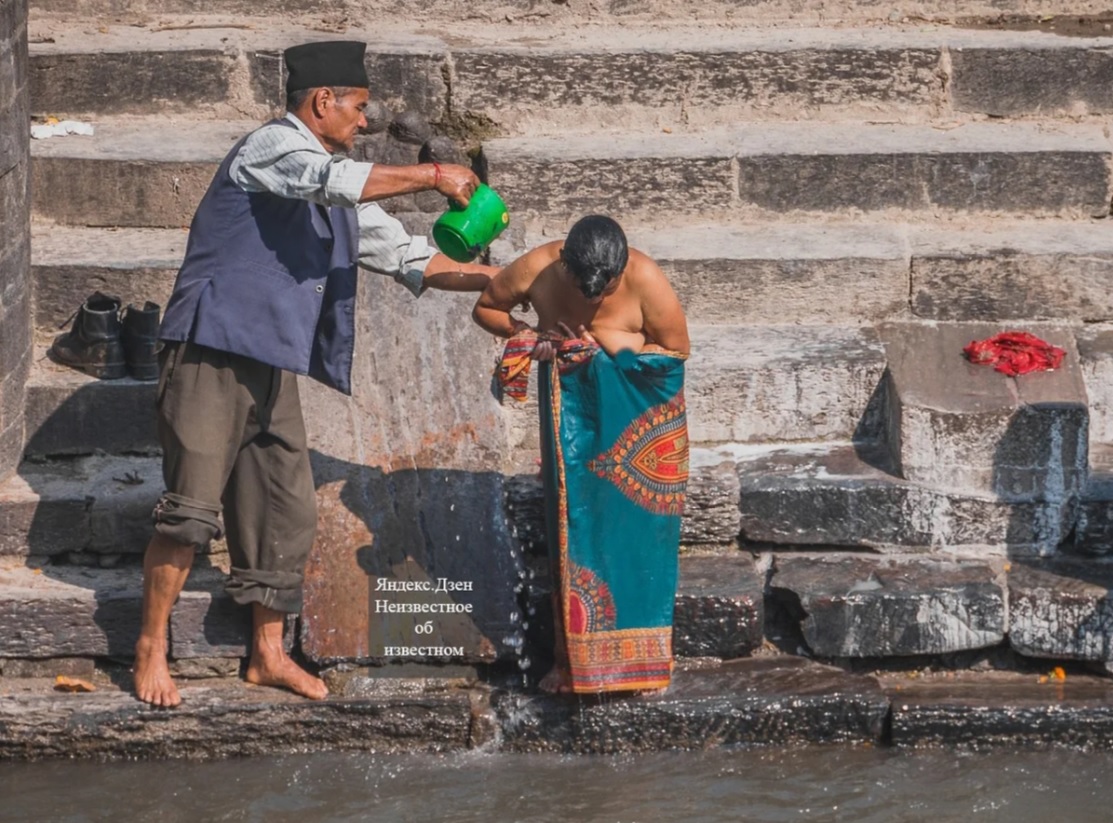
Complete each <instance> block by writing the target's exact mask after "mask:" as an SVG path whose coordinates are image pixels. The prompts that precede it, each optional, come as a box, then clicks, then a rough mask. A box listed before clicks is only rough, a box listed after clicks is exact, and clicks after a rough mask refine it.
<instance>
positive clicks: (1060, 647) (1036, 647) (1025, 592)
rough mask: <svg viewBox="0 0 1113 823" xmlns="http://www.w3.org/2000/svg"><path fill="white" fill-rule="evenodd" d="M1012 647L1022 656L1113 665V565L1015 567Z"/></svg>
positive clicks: (1078, 562) (1061, 562)
mask: <svg viewBox="0 0 1113 823" xmlns="http://www.w3.org/2000/svg"><path fill="white" fill-rule="evenodd" d="M1008 585H1009V642H1010V643H1011V644H1012V646H1013V648H1015V649H1016V650H1017V651H1018V652H1020V653H1021V654H1025V655H1029V656H1032V657H1050V658H1060V659H1073V660H1095V661H1109V660H1113V602H1111V600H1110V594H1109V593H1110V589H1111V588H1113V565H1111V564H1110V563H1109V562H1108V561H1102V560H1086V559H1082V558H1078V559H1056V560H1052V561H1044V562H1040V563H1036V562H1025V563H1020V562H1017V563H1013V564H1012V565H1011V567H1010V569H1009V572H1008Z"/></svg>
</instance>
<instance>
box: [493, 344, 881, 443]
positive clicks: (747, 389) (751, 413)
mask: <svg viewBox="0 0 1113 823" xmlns="http://www.w3.org/2000/svg"><path fill="white" fill-rule="evenodd" d="M688 330H689V335H690V337H691V341H692V354H691V357H690V358H689V360H688V364H687V369H686V378H685V388H684V393H685V398H686V400H687V404H688V433H689V436H690V438H691V442H692V443H694V444H702V443H722V442H765V441H777V440H846V439H849V438H850V437H851V436H853V435H855V434H857V435H858V436H860V437H863V438H867V439H869V438H875V437H876V436H878V434H879V432H880V428H881V419H880V417H879V411H880V406H879V405H878V404H877V402H876V400H875V394H876V392H877V388H878V386H879V384H880V382H881V379H882V376H883V374H884V372H885V356H884V348H883V346H882V345H881V344H880V342H879V339H878V337H877V335H876V333H875V332H874V331H873V330H872V329H870V328H846V327H841V326H703V325H690V326H689V329H688ZM536 390H537V386H536V380H531V382H530V395H529V398H528V399H527V401H526V402H525V403H514V402H513V401H510V400H507V401H506V403H505V404H504V406H503V409H504V412H505V414H506V417H507V420H508V427H509V430H510V439H511V447H512V448H514V449H527V450H534V451H536V450H537V449H538V448H540V446H539V439H538V437H539V435H538V429H537V407H536V404H537V396H536Z"/></svg>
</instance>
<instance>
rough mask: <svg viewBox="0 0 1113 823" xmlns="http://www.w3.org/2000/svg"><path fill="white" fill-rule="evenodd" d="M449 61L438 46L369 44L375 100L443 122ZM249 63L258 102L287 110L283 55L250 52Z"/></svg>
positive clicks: (251, 83)
mask: <svg viewBox="0 0 1113 823" xmlns="http://www.w3.org/2000/svg"><path fill="white" fill-rule="evenodd" d="M291 45H292V44H291ZM446 58H447V55H446V53H445V52H444V51H443V50H442V48H441V47H439V46H436V45H429V44H426V45H424V46H421V45H418V46H415V47H414V48H413V49H411V50H402V51H392V50H391V49H389V48H383V47H381V46H379V45H377V44H375V43H369V44H368V49H367V55H366V58H365V60H364V63H365V65H366V67H367V77H368V79H369V80H370V83H371V86H370V88H371V96H372V98H373V99H375V100H379V101H381V102H383V103H386V104H387V105H388V106H390V108H392V109H394V110H395V111H403V110H413V111H417V112H420V113H421V114H422V115H423V116H424V117H426V118H427V119H429V120H433V121H436V120H440V119H441V118H442V117H444V115H445V114H446V113H447V110H448V84H447V83H446V82H445V67H446ZM248 63H249V67H250V75H251V78H250V85H251V89H252V93H253V95H254V98H255V101H256V102H257V103H261V104H264V105H267V106H271V107H283V106H284V105H285V102H286V90H285V87H286V68H285V65H284V64H283V62H282V56H281V52H278V51H272V50H267V49H260V50H253V51H250V52H249V53H248Z"/></svg>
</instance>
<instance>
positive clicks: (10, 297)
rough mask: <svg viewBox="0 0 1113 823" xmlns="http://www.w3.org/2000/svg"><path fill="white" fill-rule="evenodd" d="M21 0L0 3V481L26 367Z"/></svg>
mask: <svg viewBox="0 0 1113 823" xmlns="http://www.w3.org/2000/svg"><path fill="white" fill-rule="evenodd" d="M28 122H29V121H28V102H27V0H0V479H3V478H4V477H6V476H8V475H9V474H11V472H12V470H13V469H14V468H15V466H16V464H17V463H18V462H19V458H20V455H21V454H22V452H23V387H24V384H25V383H26V381H27V372H28V370H29V369H30V366H31V286H30V269H31V224H30V212H31V208H30V204H31V196H30V194H31V189H30V180H31V175H30V165H31V161H30V155H29V148H28V143H29V139H30V138H29V127H28Z"/></svg>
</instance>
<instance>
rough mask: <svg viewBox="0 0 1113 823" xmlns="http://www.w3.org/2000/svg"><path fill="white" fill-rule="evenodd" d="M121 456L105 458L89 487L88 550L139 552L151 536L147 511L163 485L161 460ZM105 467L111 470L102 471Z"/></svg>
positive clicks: (154, 501) (115, 552)
mask: <svg viewBox="0 0 1113 823" xmlns="http://www.w3.org/2000/svg"><path fill="white" fill-rule="evenodd" d="M125 460H127V458H124V459H122V460H121V459H117V460H112V459H111V458H108V459H105V464H104V468H102V469H101V474H100V476H99V477H98V481H99V482H98V484H97V485H95V486H94V487H93V490H94V492H95V494H94V497H93V500H92V502H91V504H90V505H89V507H88V511H89V535H88V542H87V543H86V545H85V550H86V551H88V552H95V553H97V554H101V555H109V554H142V553H143V552H144V551H145V550H146V548H147V544H148V543H149V542H150V540H151V534H152V533H153V526H152V521H151V516H152V515H151V513H152V511H153V510H154V507H155V503H156V502H157V501H158V498H159V496H160V495H161V494H162V492H163V489H164V484H163V478H162V465H161V460H159V459H158V458H154V459H146V460H144V459H133V460H131V461H129V462H126V463H125V462H124V461H125ZM108 467H112V469H113V470H112V471H105V468H108ZM120 469H124V470H123V471H120Z"/></svg>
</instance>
